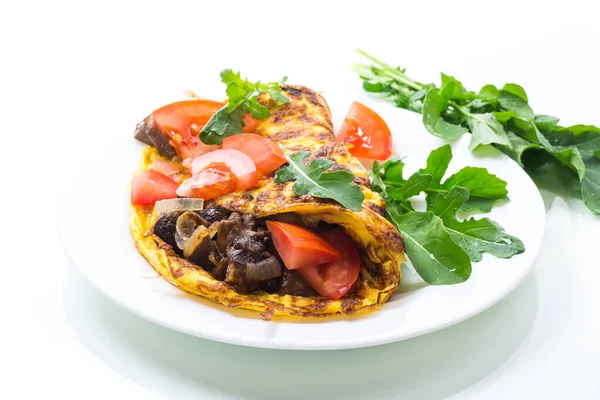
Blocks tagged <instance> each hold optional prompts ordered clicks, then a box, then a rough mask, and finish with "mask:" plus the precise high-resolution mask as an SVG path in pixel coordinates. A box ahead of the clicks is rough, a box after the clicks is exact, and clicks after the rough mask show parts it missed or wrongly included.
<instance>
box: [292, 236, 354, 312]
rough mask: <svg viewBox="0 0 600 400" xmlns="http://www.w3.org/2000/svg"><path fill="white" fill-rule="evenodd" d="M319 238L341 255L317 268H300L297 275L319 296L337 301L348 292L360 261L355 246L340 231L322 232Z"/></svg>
mask: <svg viewBox="0 0 600 400" xmlns="http://www.w3.org/2000/svg"><path fill="white" fill-rule="evenodd" d="M321 236H322V237H323V238H324V239H325V240H327V241H328V242H329V243H330V244H331V245H332V246H334V247H335V248H336V249H337V250H339V252H340V253H341V255H342V257H341V258H340V259H339V260H335V261H332V262H329V263H327V264H323V265H320V266H318V267H311V268H301V269H299V270H298V273H299V274H300V275H302V277H303V278H304V279H306V281H307V282H308V283H310V285H311V286H312V287H313V288H314V289H315V290H316V291H317V292H319V294H320V295H321V296H323V297H325V298H328V299H330V300H337V299H339V298H340V297H342V296H343V295H345V294H346V292H348V290H350V288H351V287H352V285H353V284H354V282H355V281H356V279H357V278H358V273H359V272H360V259H359V257H358V251H357V250H356V245H355V244H354V242H353V241H352V239H351V238H350V237H349V236H348V235H346V234H345V233H344V232H343V231H342V230H341V229H334V230H331V231H328V232H324V233H322V234H321Z"/></svg>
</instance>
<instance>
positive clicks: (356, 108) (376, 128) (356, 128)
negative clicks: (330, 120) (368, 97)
mask: <svg viewBox="0 0 600 400" xmlns="http://www.w3.org/2000/svg"><path fill="white" fill-rule="evenodd" d="M337 139H338V140H339V141H340V142H343V143H346V144H351V145H352V146H351V147H350V148H349V151H350V154H352V155H353V156H356V157H364V158H369V159H373V160H386V159H387V158H389V156H390V155H392V133H391V132H390V128H388V126H387V124H386V123H385V121H384V120H383V118H381V117H380V116H379V114H377V113H376V112H375V111H373V110H371V109H370V108H369V107H367V106H365V105H364V104H361V103H359V102H358V101H355V102H354V103H352V105H351V106H350V110H349V111H348V114H346V119H344V122H343V123H342V126H341V128H340V130H339V132H338V134H337Z"/></svg>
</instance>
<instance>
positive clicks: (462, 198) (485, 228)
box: [432, 186, 525, 262]
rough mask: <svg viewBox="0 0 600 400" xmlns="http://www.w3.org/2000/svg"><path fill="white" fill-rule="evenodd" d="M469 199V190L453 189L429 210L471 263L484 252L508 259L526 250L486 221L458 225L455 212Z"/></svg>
mask: <svg viewBox="0 0 600 400" xmlns="http://www.w3.org/2000/svg"><path fill="white" fill-rule="evenodd" d="M468 199H469V191H468V190H467V189H465V188H461V187H458V186H455V187H453V188H452V189H451V190H450V192H448V194H446V195H440V196H438V197H437V198H436V201H435V204H434V206H433V209H432V211H433V213H434V214H435V215H438V216H439V217H440V218H441V219H442V221H443V222H444V226H445V227H446V229H447V230H448V232H449V233H450V236H451V237H452V239H454V241H455V242H456V243H457V244H458V245H459V246H460V247H462V248H463V249H464V250H465V251H466V252H467V254H469V257H470V258H471V261H474V262H477V261H481V259H482V254H483V253H489V254H492V255H494V256H496V257H499V258H510V257H512V256H514V255H516V254H520V253H522V252H524V251H525V246H524V245H523V242H522V241H521V240H519V239H518V238H516V237H514V236H511V235H508V234H506V233H504V229H503V228H502V227H501V226H500V225H498V224H497V223H495V222H494V221H492V220H490V219H489V218H482V219H479V220H476V219H474V218H470V219H468V220H464V221H462V222H459V221H458V220H457V219H456V212H457V211H458V210H459V208H461V206H462V205H463V204H465V203H466V202H467V200H468Z"/></svg>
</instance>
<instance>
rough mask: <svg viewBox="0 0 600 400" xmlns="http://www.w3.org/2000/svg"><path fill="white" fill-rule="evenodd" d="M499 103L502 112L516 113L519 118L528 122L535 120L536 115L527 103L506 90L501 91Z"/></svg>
mask: <svg viewBox="0 0 600 400" xmlns="http://www.w3.org/2000/svg"><path fill="white" fill-rule="evenodd" d="M498 101H499V102H500V107H501V111H514V112H515V113H516V114H517V116H518V117H519V118H522V119H524V120H527V121H533V120H534V118H535V114H534V113H533V110H532V109H531V107H529V104H527V101H525V100H523V98H521V97H520V96H518V95H516V94H514V93H512V92H509V91H506V90H504V89H502V90H500V95H499V97H498Z"/></svg>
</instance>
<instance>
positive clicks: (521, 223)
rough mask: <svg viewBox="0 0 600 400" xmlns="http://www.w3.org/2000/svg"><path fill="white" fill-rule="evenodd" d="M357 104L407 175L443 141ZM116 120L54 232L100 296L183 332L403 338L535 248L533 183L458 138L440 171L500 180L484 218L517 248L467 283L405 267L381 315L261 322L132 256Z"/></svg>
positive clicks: (125, 167)
mask: <svg viewBox="0 0 600 400" xmlns="http://www.w3.org/2000/svg"><path fill="white" fill-rule="evenodd" d="M337 96H338V97H336V93H335V92H333V91H330V92H326V93H325V97H326V98H327V100H328V102H329V104H330V106H331V109H332V112H333V115H334V121H335V122H336V123H337V125H338V126H339V122H340V121H341V120H342V119H343V117H344V115H345V113H346V111H347V110H348V107H349V105H350V103H351V101H352V99H353V98H354V97H357V96H358V97H360V95H355V96H352V97H350V96H341V93H339V92H338V93H337ZM169 100H171V99H164V102H165V103H166V102H168V101H169ZM361 100H362V101H364V102H365V103H366V104H367V105H369V106H371V107H373V108H374V109H375V110H376V111H377V112H379V113H380V114H381V116H382V117H383V118H384V119H385V120H386V122H387V123H388V125H389V126H390V128H391V130H392V132H393V133H394V145H395V151H396V154H398V155H401V156H406V157H407V159H406V161H407V169H408V171H407V173H410V172H412V171H414V170H416V169H418V168H419V167H421V166H424V165H425V164H424V163H425V160H426V158H427V155H428V154H429V152H430V151H431V150H432V149H434V148H436V147H438V146H440V145H442V144H444V142H443V141H441V140H440V139H438V138H436V137H434V136H432V135H430V134H429V133H427V132H426V131H425V129H424V128H423V126H422V124H421V121H420V116H419V115H417V114H413V113H410V112H407V111H404V110H400V109H397V108H394V107H393V106H390V105H388V104H384V103H382V102H380V101H377V100H373V99H369V98H368V97H361ZM148 111H150V110H148ZM140 117H141V116H140ZM128 123H129V120H128ZM122 125H123V126H121V125H119V124H117V126H116V128H115V129H116V130H117V131H118V133H119V134H118V135H117V136H116V137H115V136H112V137H111V139H110V140H106V141H104V142H105V143H104V144H96V145H94V146H89V149H88V150H87V153H86V154H85V157H86V160H85V162H81V163H80V164H79V166H78V168H77V172H78V174H79V176H81V177H85V178H81V179H80V178H77V177H74V178H73V179H72V180H71V181H70V182H69V184H68V185H67V186H68V188H67V189H66V190H65V192H64V193H63V195H62V198H61V199H60V201H59V204H60V207H59V210H58V211H59V212H58V215H59V221H58V222H59V224H58V225H59V234H60V238H61V241H62V244H63V246H64V249H65V251H66V253H67V255H68V256H69V258H70V259H71V261H72V263H73V264H74V265H75V266H76V267H77V268H78V269H79V270H80V271H81V272H82V274H83V275H84V276H86V277H87V279H89V280H90V281H91V282H92V283H93V284H94V285H95V286H97V287H98V289H99V290H101V291H102V292H104V293H105V294H106V295H107V296H108V297H109V298H111V299H112V300H114V301H115V302H116V303H118V304H120V305H121V306H123V307H124V308H126V309H128V310H130V311H131V312H133V313H135V314H138V315H140V316H142V317H144V318H147V319H148V320H150V321H153V322H155V323H157V324H160V325H163V326H166V327H169V328H172V329H175V330H178V331H181V332H185V333H188V334H191V335H196V336H199V337H202V338H206V339H211V340H216V341H221V342H227V343H234V344H239V345H245V346H255V347H264V348H277V349H301V350H316V349H346V348H355V347H364V346H373V345H378V344H384V343H389V342H394V341H399V340H403V339H408V338H411V337H415V336H418V335H423V334H426V333H429V332H432V331H435V330H438V329H441V328H444V327H447V326H449V325H452V324H455V323H457V322H460V321H462V320H465V319H467V318H469V317H472V316H474V315H475V314H477V313H479V312H481V311H483V310H485V309H487V308H488V307H490V306H492V305H493V304H495V303H496V302H498V301H499V300H501V299H502V298H503V297H505V296H506V295H507V294H508V293H509V292H510V291H512V290H513V289H514V288H515V287H516V286H517V285H518V284H519V283H520V282H521V281H522V280H523V278H524V277H525V276H526V275H527V273H528V272H529V271H530V269H531V267H532V265H533V264H534V261H535V260H536V258H537V255H538V252H539V250H540V247H541V245H542V239H543V233H544V224H545V210H544V205H543V202H542V199H541V197H540V194H539V192H538V190H537V188H536V187H535V185H534V183H533V182H532V181H531V180H530V179H529V177H528V176H527V175H526V174H525V172H523V171H522V170H521V169H520V168H519V167H518V166H517V164H516V163H514V162H512V161H511V160H510V159H508V158H507V157H506V156H504V155H502V154H501V153H500V152H498V151H496V150H495V149H483V150H481V151H479V152H477V153H476V154H471V153H470V152H469V151H468V150H467V144H468V140H469V135H468V134H467V135H465V136H464V137H463V138H462V139H461V140H460V141H459V142H457V143H455V144H454V145H453V149H454V158H453V160H452V163H451V165H450V169H449V171H448V173H452V172H455V171H457V170H459V169H460V168H462V167H464V166H467V165H472V166H481V167H486V168H488V170H489V171H490V172H492V173H494V174H496V175H498V176H499V177H501V178H503V179H504V180H506V181H507V182H508V190H509V196H510V199H511V200H510V202H508V203H506V204H503V205H501V206H499V207H497V208H495V209H494V210H493V212H492V213H491V214H489V217H490V218H492V219H493V220H495V221H497V222H498V223H500V224H501V225H502V226H503V227H504V228H505V229H506V231H507V232H508V233H509V234H512V235H514V236H517V237H519V238H520V239H521V240H523V242H524V244H525V246H526V251H525V252H524V253H523V254H520V255H518V256H515V257H513V258H511V259H508V260H503V259H498V258H495V257H492V256H489V255H487V254H486V255H485V256H484V258H483V260H482V261H481V262H479V263H475V264H474V265H473V273H472V276H471V278H470V279H469V280H468V281H467V282H465V283H463V284H459V285H453V286H426V285H424V284H423V282H422V281H421V280H420V278H419V277H418V276H417V275H416V274H415V273H414V272H413V271H412V269H411V268H410V267H409V266H406V265H405V266H403V275H404V279H403V281H402V284H401V287H400V289H399V291H398V293H397V294H396V295H394V296H393V297H392V299H391V300H390V301H389V302H388V303H387V304H385V305H384V306H383V307H382V309H381V310H380V311H378V312H373V313H370V314H368V315H364V316H352V317H348V316H336V317H332V318H328V319H323V320H319V321H302V320H293V319H277V318H275V319H274V320H273V321H270V322H265V321H263V320H261V319H260V318H258V317H257V314H256V313H255V312H251V311H244V310H234V309H229V308H226V307H223V306H221V305H218V304H214V303H212V302H210V301H208V300H204V299H201V298H199V297H195V296H192V295H189V294H187V293H184V292H183V291H181V290H179V289H177V288H175V287H173V286H171V285H170V284H168V283H167V282H165V281H163V280H162V279H160V278H157V274H156V273H155V272H154V270H153V269H152V268H151V267H150V266H149V265H148V264H147V263H146V260H145V259H144V258H143V257H142V256H141V255H140V254H139V253H138V252H137V250H136V249H135V247H134V243H133V240H132V238H131V236H130V234H129V229H128V224H129V220H130V212H129V198H128V196H129V189H128V186H129V181H130V179H131V176H132V172H133V171H134V170H135V167H136V165H137V163H138V159H139V156H140V151H141V149H142V147H143V146H142V145H141V144H140V143H138V142H136V141H135V140H134V139H133V138H132V137H131V132H132V131H133V125H129V124H122ZM113 138H114V139H113ZM107 142H110V143H107Z"/></svg>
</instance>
